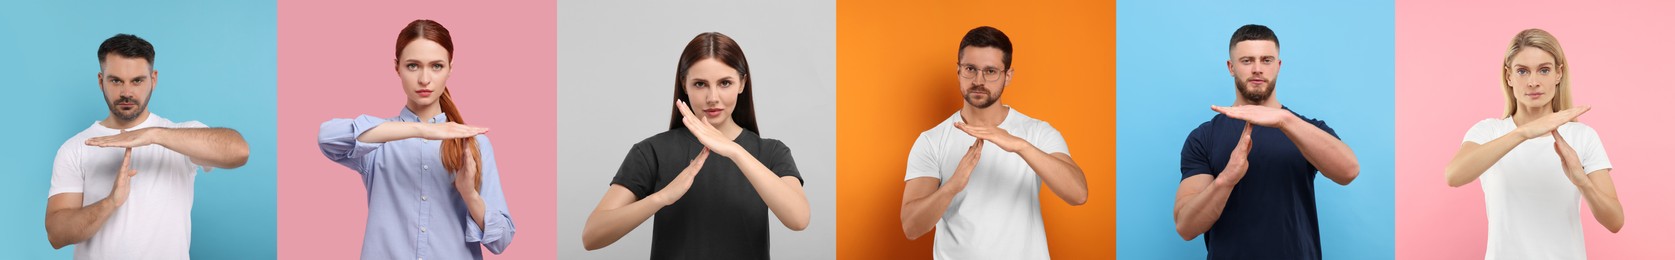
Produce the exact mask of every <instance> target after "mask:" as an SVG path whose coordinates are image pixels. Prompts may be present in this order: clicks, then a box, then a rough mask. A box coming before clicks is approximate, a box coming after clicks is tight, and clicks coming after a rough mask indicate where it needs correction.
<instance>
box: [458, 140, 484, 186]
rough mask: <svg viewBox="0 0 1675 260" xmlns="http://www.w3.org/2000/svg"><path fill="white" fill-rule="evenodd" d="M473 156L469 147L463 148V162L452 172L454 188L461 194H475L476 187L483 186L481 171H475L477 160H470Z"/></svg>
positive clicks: (474, 155)
mask: <svg viewBox="0 0 1675 260" xmlns="http://www.w3.org/2000/svg"><path fill="white" fill-rule="evenodd" d="M475 157H476V154H475V153H473V152H471V149H465V164H464V165H461V166H460V170H459V172H456V173H454V189H456V190H459V193H461V194H476V193H477V192H478V191H479V190H478V189H482V188H483V183H482V178H481V177H480V176H482V173H480V172H477V160H472V158H475Z"/></svg>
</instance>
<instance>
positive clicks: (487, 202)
mask: <svg viewBox="0 0 1675 260" xmlns="http://www.w3.org/2000/svg"><path fill="white" fill-rule="evenodd" d="M322 146H323V145H322ZM477 148H478V150H479V151H482V153H483V188H482V190H481V191H479V192H480V193H481V196H482V197H483V204H484V209H483V218H484V219H483V227H482V228H478V227H477V220H476V219H472V218H471V213H470V212H465V216H466V217H465V220H466V221H467V222H468V223H466V225H465V226H466V227H467V228H466V233H465V235H466V237H465V242H466V243H481V244H482V245H483V247H486V248H488V249H489V252H490V253H494V254H496V255H498V254H500V253H501V252H505V251H506V247H507V246H510V245H511V244H512V236H513V234H515V233H517V228H516V225H514V224H512V213H511V210H510V209H509V208H507V205H506V193H505V191H504V190H502V189H501V186H500V169H499V167H498V166H497V165H496V163H495V160H494V145H493V144H491V143H489V138H488V136H484V135H478V136H477Z"/></svg>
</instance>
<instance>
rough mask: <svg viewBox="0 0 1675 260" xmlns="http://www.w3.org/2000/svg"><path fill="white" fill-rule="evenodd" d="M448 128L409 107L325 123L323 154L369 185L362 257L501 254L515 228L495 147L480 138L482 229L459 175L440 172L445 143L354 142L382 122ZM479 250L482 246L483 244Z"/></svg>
mask: <svg viewBox="0 0 1675 260" xmlns="http://www.w3.org/2000/svg"><path fill="white" fill-rule="evenodd" d="M388 121H395V122H425V123H443V122H447V121H448V120H447V117H446V114H438V115H436V117H434V118H431V119H429V120H428V121H420V120H419V117H418V115H415V114H413V111H411V110H408V109H406V108H402V109H401V116H398V117H396V118H390V119H384V118H378V117H373V116H369V115H361V116H360V117H356V118H354V119H345V118H339V119H332V120H330V121H326V122H325V123H322V124H320V152H322V153H325V155H326V158H327V159H331V160H332V161H334V162H337V163H338V164H342V165H343V166H344V167H349V169H354V170H355V171H356V172H359V173H360V174H361V182H362V183H364V184H365V185H366V208H367V216H366V236H365V237H364V238H363V240H362V242H361V259H483V250H482V248H484V247H487V248H488V249H489V252H493V253H495V254H500V252H502V251H505V250H506V246H507V245H510V244H511V243H512V234H513V233H515V232H516V231H515V230H516V229H515V228H513V225H512V215H511V213H510V211H508V210H507V208H506V195H505V193H504V192H503V191H502V190H501V187H500V171H499V168H497V167H496V166H495V162H494V146H493V145H491V144H489V137H488V136H487V135H478V136H477V147H478V150H480V151H481V152H482V157H483V161H482V167H483V171H482V177H483V183H482V189H481V190H480V191H479V193H480V194H481V196H482V198H483V202H484V204H485V206H486V207H485V209H484V213H483V218H484V220H483V227H482V228H478V227H477V222H476V220H473V219H471V213H470V211H469V210H468V209H467V208H466V206H465V202H464V200H462V199H461V198H460V194H459V191H458V190H455V189H454V179H453V174H451V173H449V172H448V171H447V170H445V169H443V168H442V159H441V158H440V157H441V154H442V141H434V140H425V139H419V138H409V139H402V140H396V141H390V142H384V143H367V142H360V141H358V140H356V138H357V137H359V136H360V135H361V133H365V132H366V130H369V129H372V128H374V127H377V126H378V125H379V124H383V123H384V122H388ZM479 245H481V246H479Z"/></svg>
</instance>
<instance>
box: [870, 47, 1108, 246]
mask: <svg viewBox="0 0 1675 260" xmlns="http://www.w3.org/2000/svg"><path fill="white" fill-rule="evenodd" d="M956 69H957V70H958V71H957V73H956V74H957V75H958V76H959V80H960V85H959V88H960V93H961V94H962V95H963V99H964V100H965V102H964V103H965V105H964V107H962V108H960V110H959V111H958V112H956V113H954V115H953V116H950V117H948V119H946V120H943V121H942V122H941V123H938V124H937V125H936V126H935V127H932V128H931V129H930V130H926V131H925V132H924V133H921V134H919V139H918V140H917V141H914V143H913V150H912V151H911V152H909V153H908V159H907V160H908V161H907V177H906V178H905V181H906V188H904V189H903V190H902V206H901V221H902V232H904V233H906V235H907V238H908V239H917V238H919V237H920V236H923V235H924V234H925V233H927V232H929V231H931V229H932V228H935V229H936V240H935V247H934V248H935V249H934V252H933V255H935V256H936V259H1048V258H1050V256H1049V255H1048V252H1047V232H1046V229H1045V228H1044V227H1043V226H1042V222H1041V202H1040V198H1038V196H1039V194H1041V192H1040V191H1041V185H1042V183H1045V184H1046V185H1047V188H1048V189H1051V190H1052V191H1053V194H1056V195H1058V197H1059V198H1060V199H1063V200H1064V202H1065V203H1069V204H1070V205H1072V206H1077V205H1082V203H1085V202H1087V199H1088V184H1087V182H1088V181H1087V178H1086V177H1084V176H1083V175H1082V168H1081V167H1080V166H1077V165H1076V161H1074V160H1071V159H1070V148H1069V147H1068V146H1067V145H1066V144H1065V142H1064V137H1063V136H1062V135H1060V134H1059V132H1058V130H1056V129H1053V126H1051V125H1048V124H1047V122H1043V121H1041V120H1036V119H1034V118H1030V117H1028V116H1025V115H1024V114H1023V113H1020V112H1018V110H1016V109H1013V108H1012V107H1011V106H1007V105H1005V104H1002V103H1001V102H1000V95H1001V92H1002V91H1004V90H1005V89H1006V85H1007V84H1008V83H1011V81H1012V42H1011V40H1010V39H1008V38H1007V37H1006V34H1005V33H1002V32H1001V31H1000V30H999V29H995V28H994V27H988V26H983V27H977V28H975V29H971V31H968V32H966V35H965V37H964V39H962V40H961V41H960V52H959V62H958V66H957V67H956Z"/></svg>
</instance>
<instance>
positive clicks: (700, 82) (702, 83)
mask: <svg viewBox="0 0 1675 260" xmlns="http://www.w3.org/2000/svg"><path fill="white" fill-rule="evenodd" d="M706 85H709V84H708V83H705V82H703V81H699V82H693V83H692V87H694V88H704V87H705V86H706Z"/></svg>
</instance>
